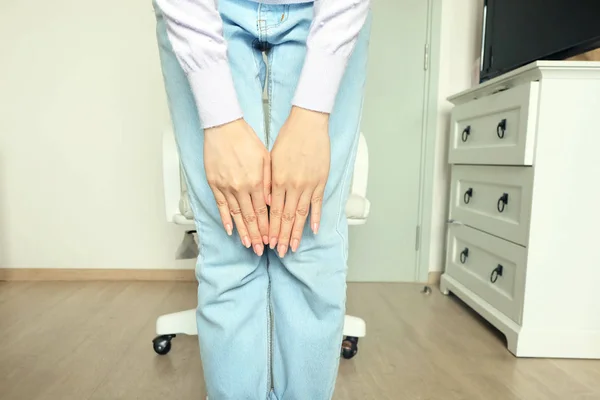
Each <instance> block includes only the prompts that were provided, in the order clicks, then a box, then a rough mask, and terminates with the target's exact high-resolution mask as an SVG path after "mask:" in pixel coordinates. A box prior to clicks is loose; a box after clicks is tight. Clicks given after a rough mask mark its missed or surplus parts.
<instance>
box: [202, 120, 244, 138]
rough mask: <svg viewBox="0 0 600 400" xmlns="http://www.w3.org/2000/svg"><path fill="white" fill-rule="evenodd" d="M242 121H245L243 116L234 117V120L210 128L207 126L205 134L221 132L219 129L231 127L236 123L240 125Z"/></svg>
mask: <svg viewBox="0 0 600 400" xmlns="http://www.w3.org/2000/svg"><path fill="white" fill-rule="evenodd" d="M242 121H243V118H238V119H234V120H233V121H229V122H226V123H224V124H221V125H217V126H211V127H210V128H205V129H204V134H205V135H210V134H212V133H213V132H219V131H222V130H224V129H227V128H230V127H235V126H236V125H239V124H240V123H241V122H242Z"/></svg>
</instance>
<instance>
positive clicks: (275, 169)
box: [269, 107, 331, 257]
mask: <svg viewBox="0 0 600 400" xmlns="http://www.w3.org/2000/svg"><path fill="white" fill-rule="evenodd" d="M328 125H329V114H323V113H319V112H316V111H310V110H306V109H303V108H299V107H292V111H291V112H290V115H289V117H288V119H287V121H286V122H285V124H284V125H283V127H282V128H281V130H280V131H279V135H278V136H277V140H276V141H275V145H274V146H273V150H272V151H271V179H272V181H271V182H272V190H271V212H270V226H269V246H270V247H271V249H274V248H275V246H277V253H278V254H279V257H284V256H285V254H286V253H287V251H288V248H289V247H291V248H292V251H293V252H295V251H296V250H298V246H299V245H300V241H301V240H302V231H303V230H304V224H305V223H306V219H307V217H308V214H309V211H310V227H311V230H312V231H313V233H314V234H317V232H318V230H319V224H320V222H321V206H322V203H323V195H324V192H325V184H326V183H327V177H328V176H329V163H330V159H331V154H330V144H329V132H328Z"/></svg>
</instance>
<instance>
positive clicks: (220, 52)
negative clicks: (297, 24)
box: [157, 0, 369, 128]
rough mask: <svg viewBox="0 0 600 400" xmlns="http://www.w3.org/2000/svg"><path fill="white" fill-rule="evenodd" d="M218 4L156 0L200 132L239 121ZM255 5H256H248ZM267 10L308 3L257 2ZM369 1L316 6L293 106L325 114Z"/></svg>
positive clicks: (326, 0)
mask: <svg viewBox="0 0 600 400" xmlns="http://www.w3.org/2000/svg"><path fill="white" fill-rule="evenodd" d="M216 1H217V0H157V4H158V6H159V7H160V9H161V11H162V13H163V15H164V17H165V21H166V24H167V34H168V37H169V41H170V42H171V45H172V47H173V51H174V52H175V55H176V56H177V59H178V60H179V63H180V64H181V66H182V68H183V70H184V71H185V73H186V74H187V77H188V80H189V83H190V86H191V88H192V92H193V94H194V97H195V99H196V104H197V107H198V113H199V116H200V119H201V121H202V124H203V127H204V128H210V127H214V126H218V125H223V124H225V123H228V122H231V121H234V120H236V119H239V118H242V117H243V114H242V109H241V107H240V104H239V102H238V99H237V94H236V92H235V88H234V85H233V79H232V76H231V70H230V68H229V62H228V59H227V42H226V41H225V39H224V38H223V22H222V20H221V17H220V15H219V12H218V11H217V5H216ZM248 1H258V0H248ZM258 2H262V3H268V4H292V3H307V2H310V1H309V0H260V1H258ZM368 12H369V0H317V1H316V2H315V15H314V19H313V22H312V24H311V28H310V32H309V35H308V39H307V42H306V47H307V52H306V58H305V62H304V66H303V69H302V73H301V75H300V79H299V82H298V86H297V89H296V93H295V95H294V99H293V101H292V104H294V105H296V106H299V107H302V108H306V109H309V110H314V111H319V112H324V113H330V112H331V110H332V109H333V104H334V102H335V97H336V95H337V91H338V89H339V86H340V82H341V79H342V76H343V74H344V71H345V70H346V65H347V64H348V59H349V58H350V55H351V54H352V51H353V50H354V46H355V44H356V40H357V37H358V34H359V32H360V30H361V29H362V27H363V25H364V23H365V20H366V18H367V15H368Z"/></svg>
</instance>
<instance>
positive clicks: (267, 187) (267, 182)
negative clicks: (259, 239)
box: [263, 152, 271, 244]
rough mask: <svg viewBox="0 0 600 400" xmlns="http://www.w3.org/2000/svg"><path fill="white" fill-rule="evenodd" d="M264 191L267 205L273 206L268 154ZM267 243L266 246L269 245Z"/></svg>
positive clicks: (268, 157)
mask: <svg viewBox="0 0 600 400" xmlns="http://www.w3.org/2000/svg"><path fill="white" fill-rule="evenodd" d="M263 168H264V170H263V188H264V189H263V190H264V194H265V203H267V205H269V206H270V205H271V155H270V154H269V153H268V152H267V154H266V155H265V158H264V160H263ZM267 243H268V241H267V242H265V244H267Z"/></svg>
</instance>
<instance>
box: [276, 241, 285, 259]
mask: <svg viewBox="0 0 600 400" xmlns="http://www.w3.org/2000/svg"><path fill="white" fill-rule="evenodd" d="M277 251H278V252H279V257H280V258H283V257H285V253H286V252H287V246H285V245H283V244H282V245H279V246H278V247H277Z"/></svg>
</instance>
